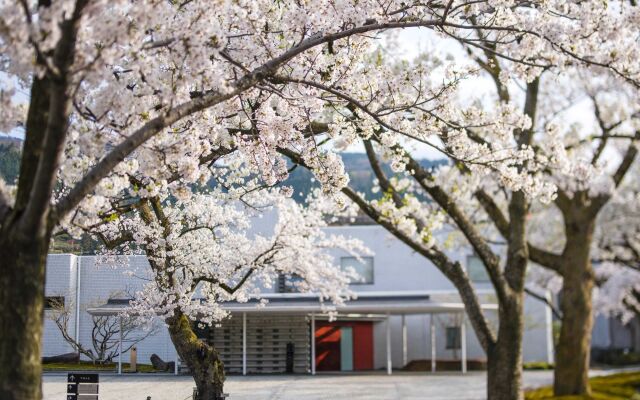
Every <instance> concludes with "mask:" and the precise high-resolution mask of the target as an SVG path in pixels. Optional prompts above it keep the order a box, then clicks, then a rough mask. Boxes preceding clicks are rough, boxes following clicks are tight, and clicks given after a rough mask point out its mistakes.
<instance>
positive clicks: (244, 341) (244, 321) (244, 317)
mask: <svg viewBox="0 0 640 400" xmlns="http://www.w3.org/2000/svg"><path fill="white" fill-rule="evenodd" d="M246 374H247V313H242V375H246Z"/></svg>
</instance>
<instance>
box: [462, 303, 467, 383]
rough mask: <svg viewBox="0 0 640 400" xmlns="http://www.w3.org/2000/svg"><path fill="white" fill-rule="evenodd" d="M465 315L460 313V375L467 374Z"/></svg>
mask: <svg viewBox="0 0 640 400" xmlns="http://www.w3.org/2000/svg"><path fill="white" fill-rule="evenodd" d="M465 320H466V314H465V313H462V323H461V324H460V347H461V349H460V350H461V353H462V360H461V363H462V373H463V374H466V373H467V329H466V326H467V324H466V321H465Z"/></svg>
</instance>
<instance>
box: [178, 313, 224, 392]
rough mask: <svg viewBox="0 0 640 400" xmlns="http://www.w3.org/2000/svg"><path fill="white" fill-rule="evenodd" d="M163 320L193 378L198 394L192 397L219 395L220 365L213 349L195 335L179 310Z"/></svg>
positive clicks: (222, 383) (222, 373)
mask: <svg viewBox="0 0 640 400" xmlns="http://www.w3.org/2000/svg"><path fill="white" fill-rule="evenodd" d="M167 324H168V325H169V334H170V335H171V341H172V342H173V344H174V346H175V347H176V350H177V351H178V354H179V355H180V358H182V360H184V361H185V362H186V363H187V366H188V367H189V369H190V370H191V375H192V376H193V379H194V380H195V382H196V387H197V388H198V396H197V397H196V398H195V399H194V400H219V399H222V393H223V385H224V380H225V376H224V366H223V364H222V360H220V356H219V354H218V352H217V351H216V349H214V348H213V347H211V346H209V345H208V344H206V343H204V342H203V341H201V340H199V339H198V338H197V337H196V335H195V333H194V332H193V329H192V328H191V324H190V322H189V319H188V318H187V317H186V316H185V315H184V314H182V313H180V312H179V311H176V315H175V316H173V317H171V318H168V319H167Z"/></svg>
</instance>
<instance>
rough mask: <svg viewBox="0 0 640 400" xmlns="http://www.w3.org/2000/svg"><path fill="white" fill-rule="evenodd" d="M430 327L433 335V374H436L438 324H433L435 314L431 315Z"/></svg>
mask: <svg viewBox="0 0 640 400" xmlns="http://www.w3.org/2000/svg"><path fill="white" fill-rule="evenodd" d="M429 325H430V326H429V331H430V335H431V372H436V356H437V355H436V324H434V323H433V314H429Z"/></svg>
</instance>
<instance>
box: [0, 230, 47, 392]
mask: <svg viewBox="0 0 640 400" xmlns="http://www.w3.org/2000/svg"><path fill="white" fill-rule="evenodd" d="M48 245H49V240H48V237H45V238H41V239H38V238H37V237H26V235H23V234H21V233H16V232H12V231H11V230H9V229H6V228H5V229H4V230H3V232H2V233H1V234H0V260H1V261H0V399H2V400H39V399H41V398H42V389H41V373H42V365H41V363H40V361H41V356H42V351H41V350H42V349H41V342H42V329H43V316H44V315H43V303H44V282H45V264H46V257H47V249H48Z"/></svg>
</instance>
